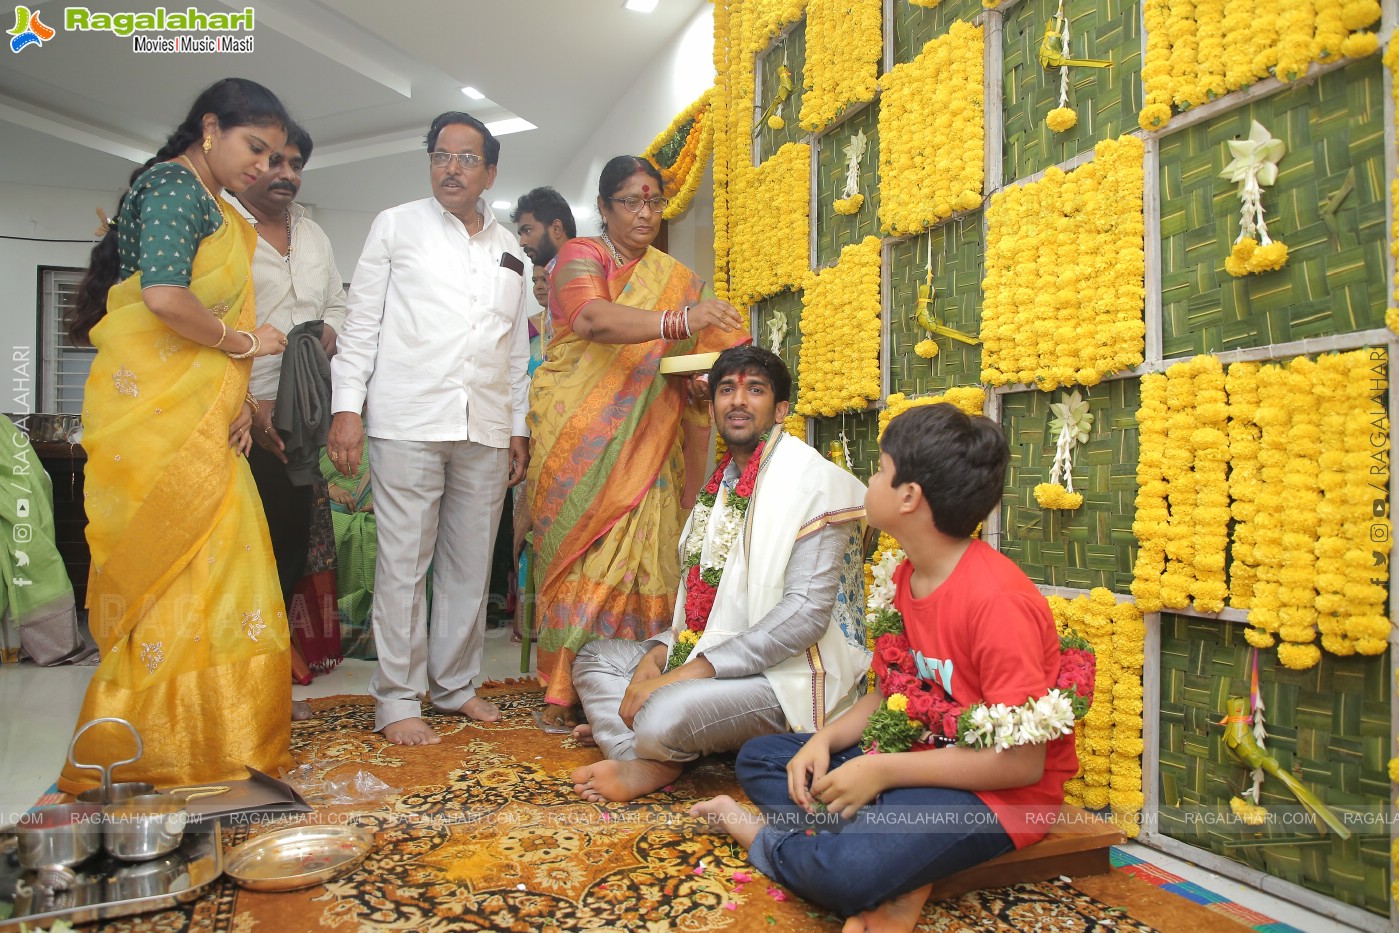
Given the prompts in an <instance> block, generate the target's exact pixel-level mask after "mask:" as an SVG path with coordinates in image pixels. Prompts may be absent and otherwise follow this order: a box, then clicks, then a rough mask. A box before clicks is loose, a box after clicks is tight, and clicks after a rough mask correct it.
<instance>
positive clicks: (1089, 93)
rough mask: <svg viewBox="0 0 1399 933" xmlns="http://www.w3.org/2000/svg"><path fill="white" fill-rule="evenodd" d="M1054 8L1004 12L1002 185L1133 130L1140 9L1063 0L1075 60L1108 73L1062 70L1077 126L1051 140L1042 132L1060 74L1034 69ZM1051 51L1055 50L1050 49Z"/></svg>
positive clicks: (1034, 4) (1047, 3)
mask: <svg viewBox="0 0 1399 933" xmlns="http://www.w3.org/2000/svg"><path fill="white" fill-rule="evenodd" d="M1058 6H1059V4H1058V0H1026V2H1024V3H1018V4H1016V5H1015V6H1013V7H1011V8H1010V9H1009V10H1008V11H1006V17H1005V23H1004V26H1003V30H1004V31H1003V34H1002V39H1001V43H1002V48H1003V51H1004V57H1003V65H1002V69H1003V73H1004V92H1003V93H1004V96H1005V123H1004V126H1005V129H1004V138H1005V145H1004V147H1003V151H1004V163H1003V164H1004V177H1005V180H1006V183H1007V184H1009V183H1010V182H1013V181H1015V180H1016V179H1019V178H1025V177H1027V176H1029V175H1033V174H1035V173H1036V172H1041V171H1043V170H1044V169H1046V168H1048V167H1049V166H1051V165H1058V164H1059V163H1061V162H1065V161H1067V160H1069V159H1071V158H1073V157H1074V156H1076V155H1078V154H1079V153H1080V152H1086V151H1088V150H1090V149H1092V148H1093V144H1094V143H1096V142H1098V141H1099V140H1103V139H1116V138H1117V137H1118V136H1121V135H1122V134H1123V133H1130V132H1132V131H1134V130H1136V129H1137V114H1138V113H1139V112H1140V111H1141V108H1142V82H1141V66H1142V62H1141V42H1142V34H1141V5H1140V4H1139V3H1137V2H1133V0H1069V2H1068V3H1066V4H1065V13H1066V15H1067V16H1068V18H1069V48H1070V50H1071V51H1072V53H1073V55H1072V57H1074V58H1090V59H1106V60H1108V61H1111V62H1112V64H1111V65H1110V66H1109V67H1107V68H1087V67H1070V68H1069V103H1068V106H1070V107H1072V108H1073V109H1074V111H1075V112H1076V113H1077V114H1078V124H1077V125H1076V126H1074V127H1073V128H1072V129H1069V130H1067V131H1065V132H1063V133H1056V132H1054V131H1053V130H1051V129H1050V128H1049V127H1048V126H1047V125H1046V124H1045V117H1046V116H1047V115H1048V113H1049V111H1051V110H1053V109H1054V108H1055V107H1057V106H1059V82H1060V78H1059V75H1060V70H1059V69H1058V68H1055V69H1052V70H1047V69H1045V68H1044V66H1042V65H1041V64H1040V61H1039V49H1040V45H1041V43H1042V41H1043V39H1044V31H1045V27H1046V26H1048V25H1051V24H1052V23H1053V20H1054V13H1055V11H1056V10H1057V9H1058ZM1055 48H1056V50H1057V48H1058V45H1057V43H1056V45H1055Z"/></svg>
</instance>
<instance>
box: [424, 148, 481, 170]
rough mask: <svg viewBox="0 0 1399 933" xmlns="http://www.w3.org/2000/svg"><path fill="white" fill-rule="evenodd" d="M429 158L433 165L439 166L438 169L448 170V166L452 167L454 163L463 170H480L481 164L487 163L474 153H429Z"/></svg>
mask: <svg viewBox="0 0 1399 933" xmlns="http://www.w3.org/2000/svg"><path fill="white" fill-rule="evenodd" d="M427 157H428V160H429V161H431V162H432V164H433V165H435V166H437V167H438V168H446V167H447V166H449V165H451V164H452V162H453V161H455V162H456V163H457V164H459V165H460V166H461V167H462V168H480V167H481V163H483V162H485V159H483V158H481V157H480V156H478V155H477V154H476V153H474V152H437V151H434V152H429V153H428V154H427Z"/></svg>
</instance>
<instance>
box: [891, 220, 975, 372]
mask: <svg viewBox="0 0 1399 933" xmlns="http://www.w3.org/2000/svg"><path fill="white" fill-rule="evenodd" d="M930 240H931V241H932V247H933V258H932V261H933V317H934V319H935V320H936V321H937V322H938V323H941V324H944V325H946V326H948V327H951V328H953V329H955V330H959V331H961V332H962V333H964V334H967V335H969V336H972V337H979V336H980V334H981V279H982V276H983V274H984V270H985V262H984V257H985V254H986V246H985V241H984V239H983V237H982V233H981V212H980V211H977V212H975V213H971V214H964V215H962V216H960V217H957V218H955V219H953V220H952V221H950V222H948V223H945V224H942V225H940V226H937V227H933V228H932V229H931V230H929V231H928V232H927V233H923V234H920V235H919V236H916V237H913V238H911V239H907V240H899V241H897V242H895V243H894V244H893V245H891V246H890V247H889V260H888V264H889V313H888V314H887V315H886V317H887V318H888V319H889V353H888V354H887V357H888V359H887V360H886V365H887V366H888V369H889V391H891V392H903V393H904V394H906V395H930V394H937V393H940V392H945V391H947V390H948V389H950V388H952V387H953V386H964V385H976V384H977V383H979V382H980V381H981V345H980V344H975V345H973V344H967V343H963V342H962V341H960V340H956V339H954V338H951V337H942V336H938V337H933V340H934V341H935V342H936V343H937V345H938V355H937V356H935V357H933V358H932V359H931V360H927V359H924V358H923V357H921V356H919V355H918V354H916V353H914V352H913V348H914V346H915V345H916V344H917V343H918V342H919V341H920V340H923V339H925V338H927V337H929V336H931V335H930V334H929V333H928V331H926V330H924V329H923V327H922V325H920V324H919V323H918V313H917V312H918V304H917V303H918V286H919V285H922V284H924V283H925V282H926V281H927V272H926V270H927V266H928V243H929V241H930Z"/></svg>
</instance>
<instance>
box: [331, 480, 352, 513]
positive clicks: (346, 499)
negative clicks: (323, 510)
mask: <svg viewBox="0 0 1399 933" xmlns="http://www.w3.org/2000/svg"><path fill="white" fill-rule="evenodd" d="M330 501H331V502H334V503H335V504H336V505H338V506H341V507H343V508H344V509H345V511H347V512H353V511H354V510H355V497H354V494H353V493H351V492H350V490H348V489H345V488H344V487H343V486H331V487H330Z"/></svg>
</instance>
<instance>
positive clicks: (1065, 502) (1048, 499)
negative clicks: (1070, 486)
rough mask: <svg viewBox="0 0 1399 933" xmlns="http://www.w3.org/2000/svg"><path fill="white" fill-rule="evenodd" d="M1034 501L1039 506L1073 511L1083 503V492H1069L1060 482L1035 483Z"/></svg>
mask: <svg viewBox="0 0 1399 933" xmlns="http://www.w3.org/2000/svg"><path fill="white" fill-rule="evenodd" d="M1035 501H1036V502H1038V503H1039V504H1040V508H1044V509H1064V510H1065V511H1073V510H1074V509H1076V508H1078V507H1079V506H1081V505H1083V493H1081V492H1069V491H1068V490H1067V489H1065V488H1064V486H1063V485H1062V484H1061V483H1036V484H1035Z"/></svg>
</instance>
